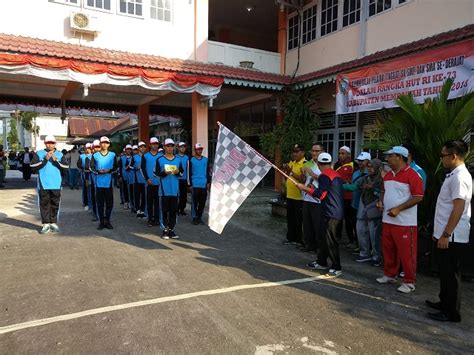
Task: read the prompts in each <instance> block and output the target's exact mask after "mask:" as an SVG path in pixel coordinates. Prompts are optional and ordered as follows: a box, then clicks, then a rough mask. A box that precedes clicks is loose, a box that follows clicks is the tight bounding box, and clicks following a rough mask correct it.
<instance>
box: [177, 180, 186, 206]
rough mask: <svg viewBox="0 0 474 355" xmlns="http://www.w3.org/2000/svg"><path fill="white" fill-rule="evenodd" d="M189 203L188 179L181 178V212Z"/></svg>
mask: <svg viewBox="0 0 474 355" xmlns="http://www.w3.org/2000/svg"><path fill="white" fill-rule="evenodd" d="M187 203H188V181H187V180H186V179H179V204H178V210H179V212H184V210H185V209H186V204H187Z"/></svg>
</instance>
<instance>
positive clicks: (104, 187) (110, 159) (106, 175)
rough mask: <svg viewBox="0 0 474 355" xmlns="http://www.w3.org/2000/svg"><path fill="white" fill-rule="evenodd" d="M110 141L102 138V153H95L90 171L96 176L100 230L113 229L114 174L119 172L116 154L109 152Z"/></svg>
mask: <svg viewBox="0 0 474 355" xmlns="http://www.w3.org/2000/svg"><path fill="white" fill-rule="evenodd" d="M109 146H110V140H109V138H108V137H105V136H104V137H101V138H100V151H98V152H96V153H94V155H93V156H92V159H91V164H90V170H91V172H92V173H93V174H95V175H96V183H97V185H96V194H97V210H98V214H99V221H100V222H99V226H98V227H97V229H98V230H102V229H104V228H107V229H113V228H114V227H112V224H110V216H111V214H112V208H113V205H114V190H113V186H112V174H113V173H116V172H117V169H118V166H117V160H116V159H115V153H114V152H109Z"/></svg>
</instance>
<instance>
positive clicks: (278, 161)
mask: <svg viewBox="0 0 474 355" xmlns="http://www.w3.org/2000/svg"><path fill="white" fill-rule="evenodd" d="M280 105H281V100H280V99H279V98H278V99H277V106H278V107H279V106H280ZM283 118H284V116H283V110H281V109H277V114H276V119H275V123H276V124H277V125H280V124H282V123H283ZM281 156H282V155H281V149H280V147H276V148H275V165H276V166H278V167H281V165H282V163H283V162H282V161H281ZM282 183H283V176H282V175H281V174H280V173H279V172H278V171H276V170H275V191H278V192H280V191H281V185H282Z"/></svg>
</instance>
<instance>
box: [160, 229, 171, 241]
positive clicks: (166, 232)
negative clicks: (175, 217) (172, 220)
mask: <svg viewBox="0 0 474 355" xmlns="http://www.w3.org/2000/svg"><path fill="white" fill-rule="evenodd" d="M161 238H163V239H170V237H169V235H168V229H165V230H163V233H161Z"/></svg>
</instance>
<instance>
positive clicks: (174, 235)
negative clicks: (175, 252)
mask: <svg viewBox="0 0 474 355" xmlns="http://www.w3.org/2000/svg"><path fill="white" fill-rule="evenodd" d="M168 237H170V238H171V239H179V237H178V236H177V235H176V233H175V232H174V230H172V229H170V230H169V231H168Z"/></svg>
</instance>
